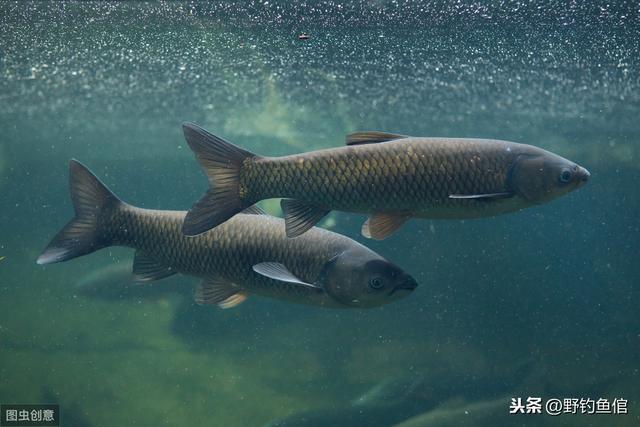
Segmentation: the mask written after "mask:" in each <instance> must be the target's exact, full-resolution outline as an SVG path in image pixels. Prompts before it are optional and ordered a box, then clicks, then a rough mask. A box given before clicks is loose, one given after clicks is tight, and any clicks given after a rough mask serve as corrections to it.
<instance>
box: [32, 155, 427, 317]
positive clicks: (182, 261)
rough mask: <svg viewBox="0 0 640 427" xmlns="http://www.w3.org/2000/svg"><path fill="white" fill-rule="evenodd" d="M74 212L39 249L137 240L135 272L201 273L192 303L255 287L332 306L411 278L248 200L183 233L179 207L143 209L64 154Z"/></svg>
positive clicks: (227, 301)
mask: <svg viewBox="0 0 640 427" xmlns="http://www.w3.org/2000/svg"><path fill="white" fill-rule="evenodd" d="M69 175H70V178H69V182H70V192H71V199H72V201H73V205H74V209H75V217H74V218H73V219H72V220H71V221H70V222H69V223H68V224H67V225H66V226H65V227H64V228H63V229H62V230H61V231H60V232H59V233H58V234H57V235H56V236H55V237H54V238H53V240H52V241H51V242H50V243H49V245H48V246H47V247H46V248H45V249H44V251H43V252H42V254H41V255H40V256H39V257H38V259H37V263H38V264H50V263H55V262H61V261H66V260H69V259H72V258H76V257H79V256H82V255H85V254H89V253H91V252H94V251H96V250H98V249H101V248H105V247H108V246H128V247H132V248H134V249H136V253H135V257H134V262H133V276H134V280H136V281H141V282H147V281H153V280H158V279H162V278H164V277H168V276H171V275H173V274H176V273H182V274H187V275H191V276H197V277H200V278H202V279H203V281H202V282H201V284H200V285H199V286H198V288H197V290H196V301H197V302H198V303H200V304H217V305H218V306H219V307H221V308H230V307H234V306H237V305H238V304H240V303H242V302H243V301H245V300H246V298H247V297H248V295H250V294H257V295H262V296H266V297H272V298H278V299H283V300H287V301H291V302H296V303H302V304H310V305H317V306H324V307H335V308H349V307H358V308H367V307H376V306H380V305H383V304H387V303H389V302H392V301H395V300H398V299H400V298H403V297H405V296H407V295H408V294H409V293H411V291H413V290H414V289H415V288H416V286H417V282H416V281H415V280H414V279H413V278H412V277H411V276H410V275H409V274H407V273H406V272H404V271H403V270H402V269H400V268H399V267H397V266H395V265H394V264H392V263H391V262H389V261H387V260H386V259H384V258H383V257H382V256H380V255H378V254H377V253H375V252H373V251H372V250H370V249H368V248H367V247H365V246H363V245H361V244H359V243H357V242H355V241H354V240H351V239H349V238H347V237H345V236H342V235H340V234H337V233H333V232H330V231H327V230H322V229H319V228H316V227H314V228H313V229H311V230H309V232H308V233H306V234H305V235H304V236H300V237H299V238H296V239H290V238H288V237H287V236H286V234H285V231H284V223H283V221H282V220H281V219H279V218H275V217H272V216H269V215H266V214H264V212H261V211H260V210H259V209H258V208H257V207H251V208H249V209H248V210H245V212H244V213H241V214H239V215H236V216H235V217H234V218H233V219H232V220H230V221H227V222H226V223H225V224H224V225H223V226H221V227H217V228H216V229H215V230H211V231H209V232H207V233H203V234H201V235H199V236H196V237H187V236H184V235H183V233H182V231H181V227H182V223H183V220H184V218H185V215H186V212H180V211H159V210H148V209H141V208H137V207H134V206H132V205H129V204H127V203H125V202H123V201H121V200H120V199H119V198H118V197H116V196H115V195H114V194H113V193H112V192H111V191H110V190H109V189H108V188H107V187H106V186H105V185H104V184H103V183H102V182H100V180H99V179H98V178H97V177H96V176H95V175H94V174H93V173H91V172H90V171H89V169H87V168H86V167H85V166H84V165H82V164H81V163H79V162H78V161H76V160H71V162H70V165H69Z"/></svg>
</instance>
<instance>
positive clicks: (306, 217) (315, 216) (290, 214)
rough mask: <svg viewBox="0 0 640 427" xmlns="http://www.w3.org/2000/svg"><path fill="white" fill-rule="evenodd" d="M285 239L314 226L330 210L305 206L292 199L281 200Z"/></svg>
mask: <svg viewBox="0 0 640 427" xmlns="http://www.w3.org/2000/svg"><path fill="white" fill-rule="evenodd" d="M280 206H281V207H282V211H283V212H284V221H285V227H286V230H287V237H297V236H299V235H301V234H302V233H304V232H305V231H307V230H309V229H310V228H311V227H313V226H314V225H316V223H317V222H318V221H320V220H321V219H322V218H323V217H324V216H325V215H327V214H328V213H329V212H331V210H329V209H324V208H319V207H316V206H311V205H307V204H306V203H304V202H300V201H298V200H294V199H282V201H281V202H280Z"/></svg>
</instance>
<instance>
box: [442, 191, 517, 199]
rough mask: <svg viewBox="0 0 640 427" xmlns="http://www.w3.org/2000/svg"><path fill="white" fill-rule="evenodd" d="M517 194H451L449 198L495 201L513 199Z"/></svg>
mask: <svg viewBox="0 0 640 427" xmlns="http://www.w3.org/2000/svg"><path fill="white" fill-rule="evenodd" d="M514 195H515V194H514V193H510V192H504V193H489V194H451V195H450V196H449V198H450V199H480V200H482V199H485V200H495V199H506V198H509V197H513V196H514Z"/></svg>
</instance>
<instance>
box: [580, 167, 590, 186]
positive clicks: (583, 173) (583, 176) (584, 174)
mask: <svg viewBox="0 0 640 427" xmlns="http://www.w3.org/2000/svg"><path fill="white" fill-rule="evenodd" d="M578 176H579V178H580V184H584V183H585V182H587V181H589V177H590V176H591V173H590V172H589V171H588V170H587V169H585V168H583V167H582V166H578Z"/></svg>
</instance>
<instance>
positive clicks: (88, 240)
mask: <svg viewBox="0 0 640 427" xmlns="http://www.w3.org/2000/svg"><path fill="white" fill-rule="evenodd" d="M69 187H70V191H71V200H72V201H73V207H74V209H75V211H76V215H75V217H74V218H73V219H72V220H71V221H70V222H69V223H68V224H67V225H65V226H64V228H63V229H62V230H61V231H60V232H59V233H58V234H57V235H56V236H55V237H54V238H53V240H51V242H50V243H49V245H48V246H47V247H46V248H45V249H44V251H43V252H42V254H41V255H40V256H39V257H38V259H37V261H36V262H37V263H38V264H51V263H54V262H61V261H67V260H69V259H72V258H76V257H79V256H81V255H86V254H88V253H91V252H93V251H96V250H98V249H100V248H104V247H106V246H109V244H110V243H111V242H110V241H109V239H108V238H107V237H106V234H107V233H105V230H103V229H102V227H101V223H100V220H101V218H104V217H105V213H107V211H108V210H111V209H117V208H118V207H119V206H121V205H122V202H121V201H120V200H119V199H118V198H117V197H116V196H115V195H114V194H113V193H112V192H111V191H109V189H108V188H107V187H106V186H105V185H104V184H103V183H101V182H100V180H99V179H98V178H97V177H96V176H95V175H94V174H93V173H91V171H90V170H89V169H87V167H86V166H84V165H83V164H82V163H80V162H78V161H77V160H71V161H70V162H69Z"/></svg>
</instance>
